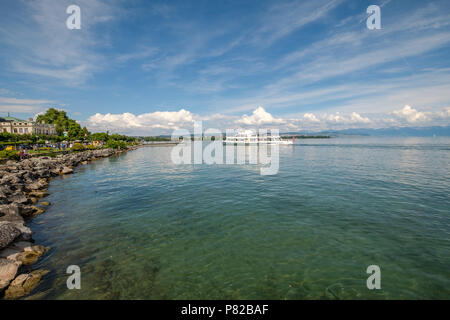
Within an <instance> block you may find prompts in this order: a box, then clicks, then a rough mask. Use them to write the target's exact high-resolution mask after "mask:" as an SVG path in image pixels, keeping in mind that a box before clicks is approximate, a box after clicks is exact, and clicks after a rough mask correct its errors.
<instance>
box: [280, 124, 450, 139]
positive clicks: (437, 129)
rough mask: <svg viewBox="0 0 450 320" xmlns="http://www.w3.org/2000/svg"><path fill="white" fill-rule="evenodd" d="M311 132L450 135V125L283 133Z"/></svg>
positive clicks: (332, 133) (420, 135) (424, 135)
mask: <svg viewBox="0 0 450 320" xmlns="http://www.w3.org/2000/svg"><path fill="white" fill-rule="evenodd" d="M296 134H310V135H330V136H340V135H358V136H395V137H433V136H437V137H450V126H446V127H441V126H434V127H393V128H382V129H364V128H360V129H344V130H327V131H320V132H307V131H303V132H286V133H283V135H296Z"/></svg>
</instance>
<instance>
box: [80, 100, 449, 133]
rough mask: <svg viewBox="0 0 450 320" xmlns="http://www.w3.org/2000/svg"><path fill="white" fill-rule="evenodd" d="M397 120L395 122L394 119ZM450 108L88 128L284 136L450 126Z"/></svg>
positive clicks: (260, 112)
mask: <svg viewBox="0 0 450 320" xmlns="http://www.w3.org/2000/svg"><path fill="white" fill-rule="evenodd" d="M393 116H394V118H393ZM449 118H450V107H446V108H444V109H443V110H440V111H428V112H425V111H418V110H416V109H414V108H412V107H410V106H405V107H404V108H402V109H401V110H395V111H393V112H388V113H374V114H371V115H370V117H369V116H368V115H361V114H359V113H357V112H346V113H343V112H336V113H327V112H323V113H316V114H314V113H310V112H307V113H302V114H298V115H294V116H289V117H287V116H286V117H274V116H273V115H272V114H270V113H269V112H267V111H266V110H265V109H264V108H263V107H257V108H256V109H254V111H253V113H252V115H250V116H249V115H246V114H244V115H242V116H240V117H239V116H232V115H223V114H220V113H216V114H212V115H209V116H200V115H196V114H193V113H191V112H190V111H188V110H185V109H180V110H179V111H172V112H168V111H156V112H152V113H144V114H141V115H134V114H132V113H122V114H110V113H108V114H100V113H97V114H95V115H93V116H91V117H90V118H89V119H88V120H87V122H86V125H87V127H88V128H89V130H91V131H106V130H109V131H110V132H118V133H124V134H136V135H150V134H152V135H153V134H155V135H156V134H171V133H172V131H173V130H176V129H180V128H184V129H187V130H189V131H192V129H193V126H194V121H203V129H207V128H216V129H219V130H222V131H225V130H226V129H236V128H239V127H256V128H258V127H259V128H264V127H266V128H272V129H279V130H280V131H281V132H292V131H300V130H302V131H321V130H339V129H348V128H386V127H392V126H405V125H415V126H416V125H421V126H428V125H448V119H449Z"/></svg>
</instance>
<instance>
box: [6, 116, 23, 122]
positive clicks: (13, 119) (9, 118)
mask: <svg viewBox="0 0 450 320" xmlns="http://www.w3.org/2000/svg"><path fill="white" fill-rule="evenodd" d="M1 118H2V119H4V120H5V121H14V122H28V121H27V120H22V119H19V118H14V117H10V116H7V117H1Z"/></svg>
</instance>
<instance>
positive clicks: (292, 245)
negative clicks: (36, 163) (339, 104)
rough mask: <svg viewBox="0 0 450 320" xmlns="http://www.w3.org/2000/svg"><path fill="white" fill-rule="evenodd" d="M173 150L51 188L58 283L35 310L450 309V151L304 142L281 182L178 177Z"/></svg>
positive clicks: (127, 158)
mask: <svg viewBox="0 0 450 320" xmlns="http://www.w3.org/2000/svg"><path fill="white" fill-rule="evenodd" d="M170 151H171V148H170V147H154V148H151V147H149V148H141V149H139V150H136V151H133V152H129V153H127V154H123V155H121V156H118V157H113V158H107V159H103V160H99V161H95V162H93V163H91V164H89V165H86V166H81V167H78V168H77V169H76V172H75V174H74V175H72V176H65V177H62V178H57V179H54V180H53V181H52V182H51V186H50V189H49V191H50V194H51V195H50V196H49V197H48V198H47V199H46V200H48V201H50V202H51V203H52V206H51V207H50V208H49V210H48V211H47V212H46V213H44V214H42V215H41V216H39V217H37V218H35V219H34V220H33V221H32V222H31V223H30V226H31V228H32V230H33V231H34V232H35V236H34V238H35V240H36V242H37V243H38V244H44V245H47V246H50V247H51V251H50V252H49V253H48V254H47V255H46V256H45V257H43V258H41V259H40V260H39V262H38V263H37V264H36V265H34V266H33V268H47V269H50V270H51V273H49V274H48V275H47V276H46V277H45V279H44V280H43V282H42V283H41V284H40V285H39V287H38V288H37V289H36V290H35V291H34V292H33V294H32V295H31V296H29V297H28V298H31V299H417V298H419V299H422V298H426V299H450V268H449V266H450V197H449V189H450V166H449V159H450V139H448V138H395V139H394V138H369V137H368V138H336V139H323V140H318V139H312V140H297V141H296V144H295V145H293V146H283V147H280V169H279V173H278V174H277V175H274V176H262V175H260V171H259V166H257V165H249V164H247V165H206V164H204V165H174V164H173V163H172V162H171V158H170ZM69 265H78V266H80V268H81V290H68V289H67V287H66V279H67V277H68V275H67V274H66V268H67V267H68V266H69ZM369 265H378V266H379V267H380V269H381V290H368V289H367V286H366V280H367V278H368V276H369V275H368V274H367V273H366V269H367V267H368V266H369Z"/></svg>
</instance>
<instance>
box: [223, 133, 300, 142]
mask: <svg viewBox="0 0 450 320" xmlns="http://www.w3.org/2000/svg"><path fill="white" fill-rule="evenodd" d="M223 143H224V144H226V145H228V144H230V145H238V144H244V145H246V144H279V145H289V144H293V142H292V141H291V140H284V139H281V137H280V136H278V135H277V136H274V135H270V134H268V135H258V134H256V133H255V132H254V131H252V130H243V131H240V132H238V133H237V134H236V135H234V136H227V137H226V139H225V140H224V141H223Z"/></svg>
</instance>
